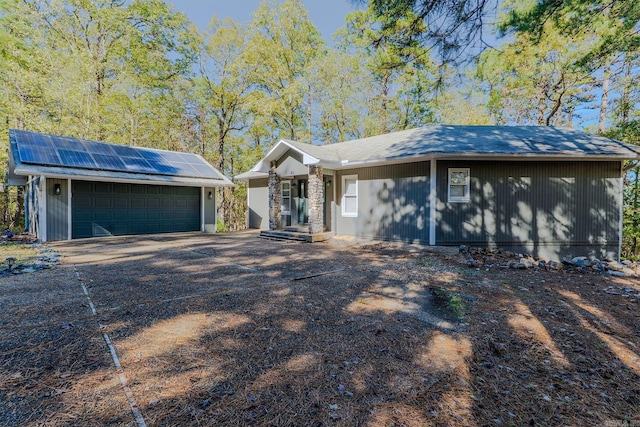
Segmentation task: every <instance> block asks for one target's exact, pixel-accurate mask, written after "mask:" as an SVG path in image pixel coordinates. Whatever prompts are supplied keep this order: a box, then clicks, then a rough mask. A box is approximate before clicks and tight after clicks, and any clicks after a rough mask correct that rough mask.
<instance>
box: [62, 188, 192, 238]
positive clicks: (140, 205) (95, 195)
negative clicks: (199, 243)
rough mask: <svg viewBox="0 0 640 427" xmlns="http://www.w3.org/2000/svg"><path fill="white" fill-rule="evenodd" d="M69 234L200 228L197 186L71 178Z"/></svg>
mask: <svg viewBox="0 0 640 427" xmlns="http://www.w3.org/2000/svg"><path fill="white" fill-rule="evenodd" d="M71 200H72V210H71V212H72V218H73V220H72V221H73V222H72V230H73V232H72V237H73V238H81V237H95V236H121V235H126V234H148V233H168V232H178V231H198V230H200V188H198V187H173V186H160V185H142V184H121V183H107V182H85V181H73V183H72V199H71Z"/></svg>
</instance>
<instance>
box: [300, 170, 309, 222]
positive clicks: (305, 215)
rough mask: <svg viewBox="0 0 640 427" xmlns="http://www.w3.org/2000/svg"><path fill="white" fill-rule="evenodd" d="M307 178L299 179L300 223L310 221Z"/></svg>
mask: <svg viewBox="0 0 640 427" xmlns="http://www.w3.org/2000/svg"><path fill="white" fill-rule="evenodd" d="M307 182H308V181H307V180H306V179H300V180H298V224H307V223H309V203H308V198H309V190H308V189H307Z"/></svg>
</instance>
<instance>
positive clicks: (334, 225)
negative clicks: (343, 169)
mask: <svg viewBox="0 0 640 427" xmlns="http://www.w3.org/2000/svg"><path fill="white" fill-rule="evenodd" d="M337 177H338V174H335V175H333V178H332V180H331V181H332V182H331V187H333V189H332V190H331V191H333V199H332V200H331V232H332V233H333V234H338V209H337V207H336V205H337V203H336V194H338V192H337V191H338V190H337V187H338V183H337V182H336V179H335V178H337Z"/></svg>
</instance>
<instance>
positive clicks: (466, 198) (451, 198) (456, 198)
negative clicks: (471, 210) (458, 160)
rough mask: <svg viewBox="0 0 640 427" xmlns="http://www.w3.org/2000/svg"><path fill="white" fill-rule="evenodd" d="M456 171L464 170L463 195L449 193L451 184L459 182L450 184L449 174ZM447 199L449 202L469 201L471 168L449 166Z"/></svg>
mask: <svg viewBox="0 0 640 427" xmlns="http://www.w3.org/2000/svg"><path fill="white" fill-rule="evenodd" d="M457 172H466V173H467V178H466V180H465V184H464V195H463V196H452V195H451V186H452V185H456V186H459V185H460V184H452V183H451V175H452V174H453V173H457ZM447 201H448V202H449V203H469V202H470V201H471V169H470V168H449V169H448V173H447Z"/></svg>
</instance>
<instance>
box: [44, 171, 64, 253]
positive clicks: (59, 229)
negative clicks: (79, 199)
mask: <svg viewBox="0 0 640 427" xmlns="http://www.w3.org/2000/svg"><path fill="white" fill-rule="evenodd" d="M46 182H47V192H46V197H47V240H48V241H54V240H66V239H67V238H68V237H69V223H68V212H69V210H68V209H69V197H68V194H69V193H68V191H69V186H68V185H67V180H66V179H55V178H47V180H46ZM56 184H60V194H59V195H56V194H55V185H56Z"/></svg>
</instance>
